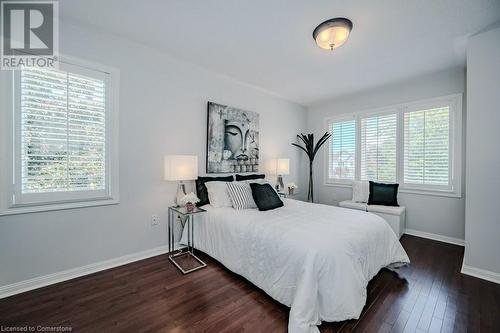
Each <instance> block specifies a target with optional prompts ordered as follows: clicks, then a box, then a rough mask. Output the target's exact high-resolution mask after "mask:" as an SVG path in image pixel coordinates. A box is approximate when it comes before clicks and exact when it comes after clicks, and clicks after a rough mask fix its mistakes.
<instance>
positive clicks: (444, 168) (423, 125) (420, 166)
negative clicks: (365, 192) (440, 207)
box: [403, 106, 450, 186]
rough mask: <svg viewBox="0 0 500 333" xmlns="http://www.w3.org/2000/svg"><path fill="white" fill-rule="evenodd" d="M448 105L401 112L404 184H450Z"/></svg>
mask: <svg viewBox="0 0 500 333" xmlns="http://www.w3.org/2000/svg"><path fill="white" fill-rule="evenodd" d="M449 136H450V109H449V107H448V106H446V107H439V108H432V109H426V110H416V111H410V112H405V113H404V161H403V163H404V182H405V184H422V185H443V186H448V185H449V184H450V138H449Z"/></svg>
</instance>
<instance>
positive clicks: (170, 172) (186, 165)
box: [164, 155, 198, 206]
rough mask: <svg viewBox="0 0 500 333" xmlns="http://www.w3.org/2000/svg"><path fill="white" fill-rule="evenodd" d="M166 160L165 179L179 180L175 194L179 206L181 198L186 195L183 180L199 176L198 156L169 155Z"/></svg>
mask: <svg viewBox="0 0 500 333" xmlns="http://www.w3.org/2000/svg"><path fill="white" fill-rule="evenodd" d="M164 162H165V163H164V167H165V168H164V171H165V173H164V175H165V176H164V178H165V180H168V181H178V182H179V186H178V187H177V194H176V196H175V204H176V205H177V206H179V203H180V202H181V201H180V200H181V199H182V197H183V196H184V195H186V187H185V185H184V183H183V181H185V180H194V179H196V178H198V156H192V155H167V156H165V158H164Z"/></svg>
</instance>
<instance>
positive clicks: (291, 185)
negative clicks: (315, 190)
mask: <svg viewBox="0 0 500 333" xmlns="http://www.w3.org/2000/svg"><path fill="white" fill-rule="evenodd" d="M286 187H287V188H288V195H293V193H294V192H295V190H296V189H297V188H299V187H298V186H297V185H296V184H295V183H288V184H286Z"/></svg>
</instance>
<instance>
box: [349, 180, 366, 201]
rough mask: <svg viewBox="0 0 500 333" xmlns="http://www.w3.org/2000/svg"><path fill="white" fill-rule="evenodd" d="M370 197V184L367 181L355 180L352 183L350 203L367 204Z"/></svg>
mask: <svg viewBox="0 0 500 333" xmlns="http://www.w3.org/2000/svg"><path fill="white" fill-rule="evenodd" d="M369 196H370V183H369V182H368V181H359V180H355V181H353V182H352V201H354V202H368V197H369Z"/></svg>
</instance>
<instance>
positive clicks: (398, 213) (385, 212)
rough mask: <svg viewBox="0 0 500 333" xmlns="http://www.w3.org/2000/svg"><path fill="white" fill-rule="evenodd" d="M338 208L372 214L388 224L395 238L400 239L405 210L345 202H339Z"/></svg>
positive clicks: (403, 226)
mask: <svg viewBox="0 0 500 333" xmlns="http://www.w3.org/2000/svg"><path fill="white" fill-rule="evenodd" d="M339 206H340V207H344V208H350V209H358V210H364V211H365V212H370V213H374V214H376V215H378V216H380V217H381V218H383V219H384V220H386V221H387V223H389V225H390V226H391V228H392V230H393V231H394V233H395V234H396V236H398V238H399V237H401V236H402V235H403V233H404V232H405V228H406V224H405V223H406V221H405V219H406V208H405V207H402V206H399V207H394V206H379V205H368V204H366V203H363V202H354V201H352V200H346V201H341V202H339Z"/></svg>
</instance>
